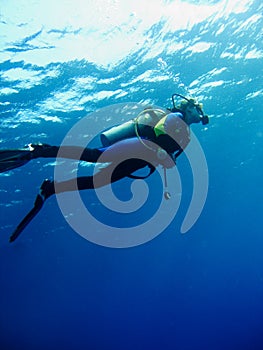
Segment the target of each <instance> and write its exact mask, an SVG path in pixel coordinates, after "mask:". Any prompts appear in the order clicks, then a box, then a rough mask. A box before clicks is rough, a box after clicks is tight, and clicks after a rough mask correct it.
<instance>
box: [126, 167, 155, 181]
mask: <svg viewBox="0 0 263 350" xmlns="http://www.w3.org/2000/svg"><path fill="white" fill-rule="evenodd" d="M148 167H149V168H150V171H149V174H147V175H145V176H137V175H132V174H130V175H127V177H129V178H130V179H134V180H144V179H147V177H149V176H151V175H152V174H153V173H154V172H155V170H156V169H155V167H154V166H153V165H152V164H148Z"/></svg>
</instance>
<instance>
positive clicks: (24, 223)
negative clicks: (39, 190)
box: [9, 194, 44, 242]
mask: <svg viewBox="0 0 263 350" xmlns="http://www.w3.org/2000/svg"><path fill="white" fill-rule="evenodd" d="M43 204H44V199H43V197H42V196H41V195H40V194H38V195H37V197H36V199H35V203H34V207H33V208H32V209H31V210H30V212H29V213H28V214H27V215H26V216H25V217H24V219H23V220H22V221H21V222H20V224H19V225H18V226H17V228H16V229H15V231H14V232H13V233H12V235H11V236H10V238H9V242H14V240H16V239H17V237H18V236H19V235H20V234H21V233H22V231H23V230H24V229H25V227H26V226H27V225H28V224H29V223H30V222H31V221H32V220H33V219H34V217H35V216H36V215H37V213H38V212H39V211H40V209H41V208H42V207H43Z"/></svg>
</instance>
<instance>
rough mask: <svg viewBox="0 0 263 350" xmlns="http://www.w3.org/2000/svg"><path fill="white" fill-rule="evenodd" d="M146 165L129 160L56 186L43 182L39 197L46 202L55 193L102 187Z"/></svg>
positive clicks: (50, 182) (142, 161)
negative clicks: (92, 174)
mask: <svg viewBox="0 0 263 350" xmlns="http://www.w3.org/2000/svg"><path fill="white" fill-rule="evenodd" d="M147 165H148V163H147V162H146V161H144V160H140V159H130V160H127V161H124V162H123V163H121V164H119V165H117V166H116V164H114V163H112V164H110V165H108V166H107V167H105V168H103V169H101V170H100V171H98V172H97V173H96V174H95V175H94V176H82V177H78V178H77V179H75V178H74V179H70V180H66V181H61V182H56V184H55V183H54V181H50V180H45V181H44V182H43V183H42V185H41V188H40V195H41V196H42V197H43V200H46V199H47V198H49V197H50V196H52V195H53V194H55V192H56V193H57V194H58V193H62V192H71V191H81V190H90V189H94V188H99V187H103V186H106V185H109V184H110V183H113V182H116V181H119V180H121V179H123V178H125V177H127V176H129V175H130V174H132V173H133V172H135V171H136V170H139V169H142V168H144V167H146V166H147Z"/></svg>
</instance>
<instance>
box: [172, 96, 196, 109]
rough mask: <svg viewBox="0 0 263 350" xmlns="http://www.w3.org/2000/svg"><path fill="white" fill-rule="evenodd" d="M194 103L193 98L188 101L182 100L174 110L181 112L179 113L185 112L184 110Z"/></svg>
mask: <svg viewBox="0 0 263 350" xmlns="http://www.w3.org/2000/svg"><path fill="white" fill-rule="evenodd" d="M195 103H196V101H195V100H194V99H193V98H189V101H186V100H182V101H181V102H180V104H179V105H178V106H176V108H178V110H179V111H181V112H185V111H186V108H187V107H188V106H189V105H194V104H195Z"/></svg>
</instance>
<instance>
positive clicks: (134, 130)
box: [100, 107, 166, 147]
mask: <svg viewBox="0 0 263 350" xmlns="http://www.w3.org/2000/svg"><path fill="white" fill-rule="evenodd" d="M165 115H166V112H164V111H162V110H161V109H154V108H151V107H148V108H146V109H144V110H143V111H142V112H141V113H140V114H139V115H138V116H137V117H136V118H135V119H132V120H129V121H128V122H126V123H123V124H120V125H117V126H114V127H112V128H110V129H109V130H106V131H104V132H103V133H101V135H100V139H101V143H102V145H103V147H108V146H110V145H112V144H114V143H116V142H118V141H121V140H125V139H128V138H133V137H139V138H140V137H143V136H144V137H145V136H148V134H149V132H150V129H152V128H153V127H154V126H155V125H156V124H157V123H158V122H159V121H160V120H161V118H163V117H164V116H165Z"/></svg>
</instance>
